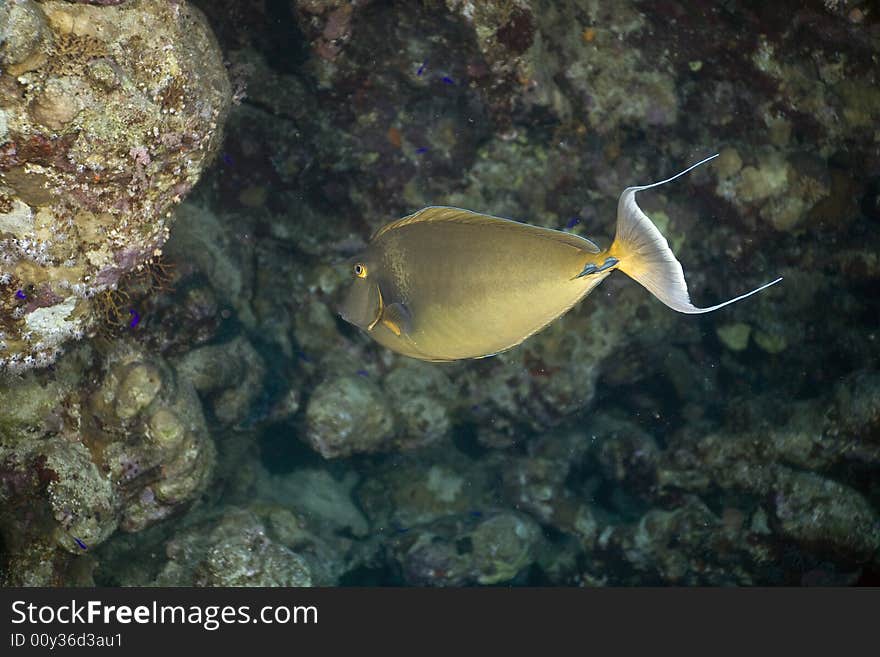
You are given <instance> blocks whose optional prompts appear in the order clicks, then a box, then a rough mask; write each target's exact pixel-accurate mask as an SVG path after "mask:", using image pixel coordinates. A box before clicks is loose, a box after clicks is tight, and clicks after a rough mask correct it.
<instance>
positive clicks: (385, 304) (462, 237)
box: [340, 163, 777, 361]
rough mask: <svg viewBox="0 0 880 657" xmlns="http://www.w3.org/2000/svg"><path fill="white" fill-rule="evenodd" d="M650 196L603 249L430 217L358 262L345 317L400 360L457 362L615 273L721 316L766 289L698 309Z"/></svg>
mask: <svg viewBox="0 0 880 657" xmlns="http://www.w3.org/2000/svg"><path fill="white" fill-rule="evenodd" d="M700 164H701V163H700ZM694 166H697V165H694ZM691 168H693V167H691ZM688 170H690V169H688ZM684 173H686V171H684V172H682V173H681V174H678V175H682V174H684ZM676 177H677V176H676ZM670 180H671V179H670ZM663 182H668V181H662V182H661V183H655V184H654V185H659V184H662V183H663ZM654 185H650V186H654ZM650 186H645V187H630V188H628V189H627V190H625V191H624V193H623V194H622V195H621V198H620V202H619V204H618V235H617V238H616V239H615V241H614V243H613V244H612V245H611V247H609V249H607V250H604V251H603V250H600V249H599V248H598V247H597V246H596V245H595V244H593V243H592V242H591V241H589V240H586V239H584V238H582V237H579V236H577V235H573V234H571V233H567V232H562V231H557V230H552V229H550V228H542V227H539V226H532V225H529V224H525V223H520V222H518V221H513V220H510V219H502V218H499V217H493V216H490V215H486V214H480V213H477V212H472V211H470V210H464V209H461V208H452V207H445V206H431V207H427V208H423V209H422V210H419V211H418V212H416V213H414V214H412V215H409V216H407V217H404V218H403V219H399V220H397V221H394V222H391V223H390V224H387V225H386V226H384V227H382V228H380V229H379V230H378V231H377V232H376V233H375V234H374V235H373V237H372V239H371V240H370V243H369V245H368V246H367V248H366V250H365V251H364V252H363V253H362V254H360V255H359V256H357V257H356V258H354V260H353V264H352V282H351V284H350V288H349V290H348V293H347V295H346V298H345V300H344V301H343V303H342V305H341V307H340V314H341V315H342V317H343V318H344V319H345V320H347V321H349V322H351V323H352V324H355V325H356V326H359V327H360V328H362V329H363V330H365V331H366V332H367V333H368V334H369V335H370V337H372V338H373V339H374V340H376V341H377V342H378V343H380V344H382V345H384V346H385V347H388V348H389V349H392V350H394V351H396V352H399V353H401V354H404V355H406V356H411V357H413V358H418V359H421V360H428V361H451V360H460V359H466V358H483V357H486V356H491V355H493V354H496V353H498V352H501V351H505V350H507V349H510V348H511V347H514V346H516V345H518V344H520V343H521V342H523V341H524V340H526V339H527V338H528V337H529V336H531V335H533V334H534V333H536V332H538V331H540V330H541V329H542V328H544V327H545V326H547V325H548V324H550V323H551V322H553V321H554V320H555V319H557V318H558V317H560V316H561V315H563V314H565V313H566V312H567V311H568V310H569V309H570V308H571V307H572V306H574V305H575V304H576V303H577V302H578V301H580V300H581V299H583V298H584V297H585V296H586V295H588V294H589V293H590V292H591V291H592V290H593V289H594V288H595V287H596V286H597V285H599V283H601V282H602V281H603V280H604V279H605V278H606V277H607V276H609V275H610V274H611V272H612V271H613V270H614V269H621V270H622V271H624V272H625V273H627V274H629V275H630V276H632V277H633V278H635V279H636V280H638V281H639V282H640V283H642V284H643V285H644V286H645V287H647V288H648V289H649V290H650V291H651V292H653V293H654V294H655V296H657V297H658V298H659V299H660V300H661V301H663V302H664V303H666V304H667V305H669V306H670V307H672V308H674V309H675V310H678V311H680V312H685V313H695V312H697V313H698V312H708V311H710V310H715V309H717V308H719V307H721V306H723V305H727V304H728V303H732V302H733V301H737V300H739V299H740V298H744V297H745V296H748V294H753V293H755V292H757V291H759V290H760V289H763V287H766V286H763V287H761V288H758V289H757V290H753V291H752V292H750V293H748V294H747V295H743V296H742V297H737V299H732V300H730V301H728V302H725V303H724V304H719V305H718V306H713V307H711V308H705V309H702V308H696V307H695V306H693V305H692V304H691V303H690V299H689V296H688V293H687V286H686V284H685V282H684V276H683V272H682V269H681V265H680V264H679V263H678V260H676V259H675V257H674V255H673V254H672V251H671V250H670V249H669V246H668V244H667V243H666V240H665V239H664V238H663V236H662V235H661V234H660V232H659V231H658V230H657V228H656V227H655V226H654V225H653V223H652V222H651V221H650V219H648V217H647V216H645V215H644V213H643V212H642V211H641V209H639V207H638V205H637V204H636V203H635V193H636V192H637V191H640V190H642V189H646V188H647V187H650ZM775 282H777V281H774V283H775ZM768 285H772V283H770V284H768Z"/></svg>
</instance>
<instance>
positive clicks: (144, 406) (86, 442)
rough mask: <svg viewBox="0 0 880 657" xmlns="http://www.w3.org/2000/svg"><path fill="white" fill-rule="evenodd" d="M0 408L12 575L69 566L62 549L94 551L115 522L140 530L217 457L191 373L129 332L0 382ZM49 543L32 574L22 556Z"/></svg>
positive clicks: (22, 579) (0, 570)
mask: <svg viewBox="0 0 880 657" xmlns="http://www.w3.org/2000/svg"><path fill="white" fill-rule="evenodd" d="M0 408H2V411H0V503H2V504H0V506H2V509H3V511H2V512H0V536H2V539H3V545H4V546H5V553H4V555H3V559H2V561H0V578H2V580H3V581H5V582H8V583H21V584H23V583H31V584H39V583H43V584H48V583H51V582H52V581H54V578H56V577H66V576H69V577H73V576H74V573H75V572H76V571H77V567H76V566H75V564H73V563H72V562H71V561H70V559H69V556H72V557H81V558H90V555H91V554H92V553H93V550H95V549H96V548H98V546H100V545H101V544H102V543H103V542H104V541H106V539H107V538H108V537H109V536H110V535H111V534H112V533H113V532H114V531H115V530H117V529H122V530H124V531H139V530H141V529H144V528H146V527H148V526H150V525H152V524H154V523H156V522H157V521H158V520H160V519H162V518H165V517H167V516H169V515H171V514H172V513H174V512H175V511H179V510H181V509H183V508H185V507H186V506H187V505H188V504H189V503H191V502H192V501H193V500H194V499H195V498H197V497H198V496H199V494H200V493H201V492H202V491H204V489H205V487H206V485H207V483H208V480H209V478H210V476H211V473H212V471H213V468H214V444H213V442H212V441H211V439H210V437H209V436H208V432H207V427H206V424H205V420H204V417H203V414H202V407H201V403H200V401H199V399H198V397H197V396H196V393H195V391H194V389H193V388H192V386H191V384H190V383H189V382H188V381H187V380H184V379H180V377H178V376H177V375H176V374H175V372H174V370H173V368H171V367H170V366H169V365H168V363H166V362H165V361H164V360H163V359H162V358H161V357H159V356H157V355H155V354H151V353H149V352H146V351H144V350H143V349H142V348H140V347H139V346H137V345H135V344H132V343H129V342H126V341H120V342H118V343H117V344H116V345H115V346H114V348H113V349H112V350H110V351H109V352H108V353H105V354H103V355H101V356H98V355H97V354H96V353H95V352H94V351H93V350H92V349H90V348H89V347H88V346H86V345H83V346H81V347H79V348H77V349H76V350H74V351H71V352H70V353H68V354H66V355H65V356H64V357H63V358H61V359H60V360H59V362H58V363H57V364H56V366H55V367H54V369H53V370H52V371H51V373H45V372H44V373H37V372H36V371H32V372H29V373H27V374H26V375H25V376H24V377H21V378H19V379H18V381H17V385H15V386H6V385H4V386H0ZM53 549H54V550H57V551H59V554H61V555H68V556H61V557H59V558H58V559H56V560H55V561H57V563H58V564H59V565H58V568H49V569H47V570H46V572H43V573H42V574H40V572H39V571H37V570H35V568H36V566H35V565H34V564H33V563H31V562H30V561H29V556H28V555H32V554H35V550H36V551H41V552H42V553H45V552H46V551H51V550H53ZM26 563H30V565H26ZM16 564H17V565H16ZM65 573H67V574H65Z"/></svg>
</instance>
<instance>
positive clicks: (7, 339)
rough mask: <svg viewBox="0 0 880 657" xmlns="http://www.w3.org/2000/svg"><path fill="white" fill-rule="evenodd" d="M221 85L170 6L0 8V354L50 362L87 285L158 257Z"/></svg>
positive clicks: (195, 32)
mask: <svg viewBox="0 0 880 657" xmlns="http://www.w3.org/2000/svg"><path fill="white" fill-rule="evenodd" d="M230 100H231V90H230V84H229V81H228V78H227V75H226V70H225V68H224V67H223V62H222V58H221V55H220V52H219V49H218V47H217V44H216V42H215V41H214V37H213V35H212V33H211V31H210V28H209V27H208V26H207V24H206V23H205V20H204V18H203V17H202V15H201V13H200V12H199V10H198V9H195V8H193V7H191V6H189V5H188V4H186V3H183V2H164V1H161V0H132V1H130V2H126V3H124V4H121V3H118V2H106V1H102V2H89V3H70V2H65V1H60V0H55V1H50V0H46V1H41V2H37V1H35V0H13V1H11V2H6V3H4V4H3V6H2V7H0V340H2V344H0V346H2V350H0V366H2V367H3V368H5V369H8V370H10V371H12V372H21V371H25V370H28V369H31V368H33V367H42V366H45V365H47V364H49V363H51V362H52V361H54V360H55V359H56V357H57V355H58V353H59V352H60V350H61V349H62V346H63V344H64V343H65V342H66V341H68V340H70V339H76V338H81V337H82V336H83V335H84V334H86V333H90V332H92V331H93V329H95V325H96V322H97V321H100V317H99V314H98V312H97V311H96V307H95V301H94V297H95V295H97V294H99V293H101V292H103V291H106V290H112V289H113V288H115V287H116V285H117V284H118V282H119V280H120V278H121V277H122V276H124V275H125V274H126V273H128V272H130V271H132V270H135V269H138V268H140V267H142V266H143V265H144V263H145V262H147V261H148V260H150V259H151V258H153V257H154V256H155V255H157V254H159V253H161V248H162V245H163V243H164V242H165V240H166V239H167V237H168V229H169V227H170V225H171V220H172V218H173V215H172V214H171V212H170V208H171V207H172V206H173V205H175V204H176V203H178V202H179V201H180V200H181V199H182V198H183V197H184V196H185V195H186V194H187V193H188V192H189V190H190V189H191V188H192V186H193V185H194V184H195V182H196V181H197V180H198V178H199V176H200V174H201V172H202V170H203V168H204V167H205V165H206V163H207V162H208V161H209V160H210V158H211V156H212V155H213V154H214V152H215V150H216V148H217V146H218V144H219V142H220V136H221V128H222V125H223V122H224V120H225V118H226V114H227V111H228V108H229V105H230Z"/></svg>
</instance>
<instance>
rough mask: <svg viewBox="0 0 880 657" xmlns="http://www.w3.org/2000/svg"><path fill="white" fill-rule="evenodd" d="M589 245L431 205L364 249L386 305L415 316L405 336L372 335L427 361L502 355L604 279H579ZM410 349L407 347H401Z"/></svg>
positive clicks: (378, 332)
mask: <svg viewBox="0 0 880 657" xmlns="http://www.w3.org/2000/svg"><path fill="white" fill-rule="evenodd" d="M595 251H596V249H595V246H594V245H593V244H592V243H590V242H588V241H586V240H583V239H581V238H579V237H577V236H576V235H571V234H568V233H561V232H558V231H553V230H550V229H547V228H540V227H537V226H530V225H527V224H522V223H519V222H515V221H511V220H508V219H501V218H498V217H491V216H488V215H481V214H477V213H474V212H470V211H468V210H460V209H457V208H447V207H430V208H425V209H424V210H421V211H420V212H418V213H416V214H414V215H411V216H409V217H405V218H404V219H401V220H399V221H396V222H394V223H392V224H389V225H388V226H385V227H384V228H382V229H380V230H379V231H378V232H377V233H376V234H375V236H374V238H373V240H372V242H371V245H370V247H369V249H368V252H369V253H370V254H371V255H373V258H374V259H375V261H376V262H378V263H379V269H380V271H379V273H378V274H377V277H378V278H377V280H378V282H379V285H380V289H381V290H382V296H383V298H384V300H385V303H386V304H390V303H393V302H398V303H401V304H403V305H404V306H405V307H406V308H407V309H408V311H409V313H410V315H411V317H412V325H411V330H410V332H409V333H408V335H407V336H397V335H394V333H393V331H391V330H389V329H388V328H387V327H381V328H380V327H377V328H376V329H375V338H376V340H378V341H379V342H380V343H382V344H385V345H386V346H389V347H391V348H393V349H397V350H400V349H401V343H403V349H405V350H407V351H409V350H412V351H413V352H418V353H417V354H415V353H414V354H412V355H417V357H421V358H423V359H426V360H457V359H461V358H478V357H483V356H487V355H491V354H494V353H497V352H499V351H504V350H505V349H509V348H510V347H513V346H515V345H517V344H519V343H520V342H522V341H523V340H525V339H526V338H527V337H529V336H530V335H532V334H533V333H535V332H536V331H539V330H540V329H541V328H543V327H544V326H546V325H547V324H549V323H550V322H552V321H553V320H554V319H556V318H557V317H559V316H560V315H561V314H563V313H564V312H565V311H567V310H568V309H569V308H571V306H573V305H574V304H575V303H577V301H578V300H580V299H581V298H582V297H583V296H584V295H585V294H587V293H588V292H589V291H590V290H591V289H592V288H593V287H595V285H597V284H598V283H599V281H600V280H601V278H598V277H596V278H593V279H587V278H577V275H578V274H579V273H580V272H581V270H582V269H583V267H584V263H585V262H586V259H587V256H588V255H589V254H592V253H595ZM407 347H408V349H407Z"/></svg>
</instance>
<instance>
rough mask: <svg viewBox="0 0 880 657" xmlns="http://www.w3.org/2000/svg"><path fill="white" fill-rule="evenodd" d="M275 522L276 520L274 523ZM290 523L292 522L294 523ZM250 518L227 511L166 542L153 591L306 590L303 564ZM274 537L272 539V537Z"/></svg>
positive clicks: (307, 576)
mask: <svg viewBox="0 0 880 657" xmlns="http://www.w3.org/2000/svg"><path fill="white" fill-rule="evenodd" d="M276 522H277V520H276ZM294 522H295V518H294ZM279 533H280V534H281V537H282V538H286V536H285V535H284V533H283V529H281V528H277V527H276V528H275V531H274V532H273V531H272V530H270V529H267V528H266V526H265V525H264V524H262V523H261V521H260V519H259V518H258V517H257V516H256V515H254V513H252V512H250V511H248V510H246V509H228V510H227V511H226V512H225V513H224V514H223V516H222V517H221V518H219V519H211V520H209V521H208V522H206V523H205V524H203V525H200V526H196V527H193V528H192V529H190V530H188V531H184V532H181V534H180V535H178V536H175V537H174V538H173V539H171V540H170V541H169V542H168V544H167V546H166V550H167V555H168V563H167V564H166V566H165V567H164V568H163V570H162V571H161V572H160V573H159V575H158V577H157V578H156V584H157V585H159V586H181V585H185V586H311V584H312V575H311V572H310V570H309V566H308V563H307V562H306V561H305V559H303V557H301V556H300V555H298V554H297V553H296V552H293V551H292V550H291V549H290V548H288V547H287V546H286V545H284V543H283V542H281V541H280V540H279V537H278V534H279ZM273 534H274V536H273Z"/></svg>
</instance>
